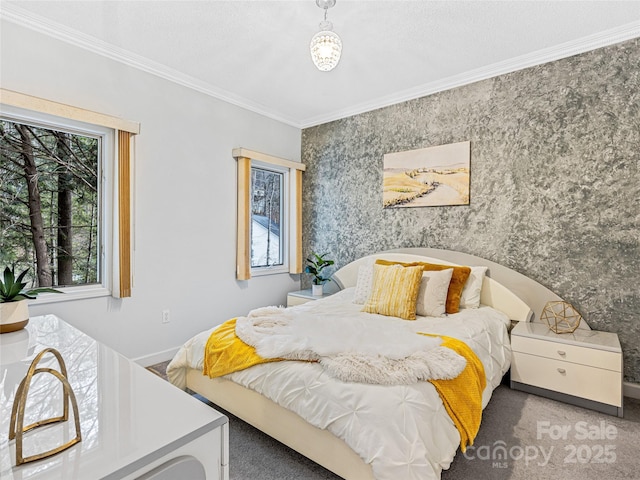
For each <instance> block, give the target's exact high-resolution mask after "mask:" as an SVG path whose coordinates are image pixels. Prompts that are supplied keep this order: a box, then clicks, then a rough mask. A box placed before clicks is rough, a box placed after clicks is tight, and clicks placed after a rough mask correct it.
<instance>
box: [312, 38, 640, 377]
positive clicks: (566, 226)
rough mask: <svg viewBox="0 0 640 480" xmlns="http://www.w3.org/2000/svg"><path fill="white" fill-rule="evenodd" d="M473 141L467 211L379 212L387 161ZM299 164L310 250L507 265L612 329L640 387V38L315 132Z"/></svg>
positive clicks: (339, 260)
mask: <svg viewBox="0 0 640 480" xmlns="http://www.w3.org/2000/svg"><path fill="white" fill-rule="evenodd" d="M467 140H469V141H471V192H470V205H468V206H448V207H422V208H396V209H383V208H382V167H383V156H384V154H385V153H391V152H400V151H405V150H412V149H418V148H423V147H429V146H435V145H443V144H448V143H454V142H462V141H467ZM302 161H303V162H304V163H305V164H306V166H307V171H306V172H305V175H304V179H303V182H304V183H303V196H304V199H303V224H304V230H303V238H304V252H305V254H306V253H308V252H310V251H311V250H312V249H313V250H316V251H318V252H322V253H324V252H327V253H328V254H329V258H333V259H335V260H336V264H337V266H338V267H340V266H342V265H344V264H346V263H348V262H350V261H352V260H354V259H356V258H358V257H360V256H362V255H365V254H368V253H372V252H376V251H380V250H386V249H391V248H401V247H432V248H444V249H451V250H458V251H462V252H466V253H470V254H473V255H477V256H480V257H483V258H486V259H488V260H491V261H494V262H497V263H499V264H502V265H505V266H507V267H509V268H512V269H514V270H516V271H518V272H520V273H522V274H524V275H526V276H528V277H530V278H532V279H534V280H536V281H537V282H539V283H541V284H543V285H544V286H546V287H547V288H549V289H550V290H552V291H554V292H555V293H557V294H558V295H559V296H560V297H562V298H563V299H565V300H566V301H568V302H569V303H571V304H572V305H574V307H576V309H577V310H578V311H579V312H581V314H582V315H583V317H584V318H585V320H586V321H587V322H588V323H589V325H590V326H591V328H593V329H597V330H604V331H612V332H617V333H618V334H619V337H620V341H621V343H622V348H623V352H624V371H625V380H626V381H630V382H636V383H640V288H639V285H640V172H639V167H640V39H634V40H630V41H627V42H624V43H620V44H617V45H613V46H609V47H605V48H601V49H598V50H595V51H591V52H587V53H584V54H580V55H576V56H573V57H569V58H565V59H561V60H558V61H554V62H551V63H547V64H543V65H539V66H536V67H532V68H528V69H525V70H521V71H517V72H513V73H510V74H506V75H501V76H498V77H495V78H491V79H488V80H484V81H480V82H477V83H474V84H470V85H466V86H463V87H459V88H455V89H451V90H448V91H443V92H440V93H437V94H433V95H430V96H427V97H423V98H419V99H416V100H411V101H407V102H403V103H400V104H397V105H393V106H390V107H386V108H382V109H379V110H375V111H372V112H368V113H364V114H361V115H356V116H353V117H349V118H345V119H342V120H338V121H334V122H331V123H327V124H323V125H319V126H315V127H312V128H307V129H305V130H303V133H302ZM305 281H306V279H305Z"/></svg>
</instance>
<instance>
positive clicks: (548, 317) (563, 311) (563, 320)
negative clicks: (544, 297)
mask: <svg viewBox="0 0 640 480" xmlns="http://www.w3.org/2000/svg"><path fill="white" fill-rule="evenodd" d="M540 318H541V319H542V321H543V322H544V323H546V324H547V326H548V327H549V330H551V331H552V332H554V333H571V332H574V331H575V330H576V329H577V328H578V326H579V325H580V321H581V320H582V315H580V313H578V311H577V310H576V309H575V308H573V305H571V304H570V303H567V302H563V301H561V300H558V301H553V302H547V304H546V305H545V306H544V309H543V310H542V315H541V316H540Z"/></svg>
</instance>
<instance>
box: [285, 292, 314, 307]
mask: <svg viewBox="0 0 640 480" xmlns="http://www.w3.org/2000/svg"><path fill="white" fill-rule="evenodd" d="M312 301H313V300H311V299H310V298H303V297H296V296H295V295H287V307H294V306H296V305H302V304H303V303H307V302H312Z"/></svg>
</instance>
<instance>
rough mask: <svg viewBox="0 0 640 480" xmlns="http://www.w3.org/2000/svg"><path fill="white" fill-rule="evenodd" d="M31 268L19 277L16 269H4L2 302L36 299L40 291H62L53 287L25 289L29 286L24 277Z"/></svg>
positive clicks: (1, 284) (0, 286)
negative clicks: (16, 274)
mask: <svg viewBox="0 0 640 480" xmlns="http://www.w3.org/2000/svg"><path fill="white" fill-rule="evenodd" d="M28 271H29V270H28V269H27V270H25V271H24V272H22V273H21V274H20V275H18V278H16V276H15V273H14V270H13V269H11V268H9V267H6V268H5V269H4V275H3V278H1V279H0V303H7V302H19V301H20V300H25V299H27V298H28V299H34V298H36V296H37V295H38V294H39V293H45V292H46V293H62V292H61V291H60V290H55V289H53V288H48V287H42V288H34V289H31V290H27V291H24V287H26V286H27V283H26V282H23V281H22V279H23V278H24V276H25V275H26V274H27V272H28Z"/></svg>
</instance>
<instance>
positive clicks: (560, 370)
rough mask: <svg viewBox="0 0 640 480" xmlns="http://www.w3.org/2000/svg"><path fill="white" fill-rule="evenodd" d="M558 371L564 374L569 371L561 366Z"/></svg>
mask: <svg viewBox="0 0 640 480" xmlns="http://www.w3.org/2000/svg"><path fill="white" fill-rule="evenodd" d="M558 372H560V373H561V374H562V375H564V374H565V373H567V371H566V370H565V369H564V368H559V369H558Z"/></svg>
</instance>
